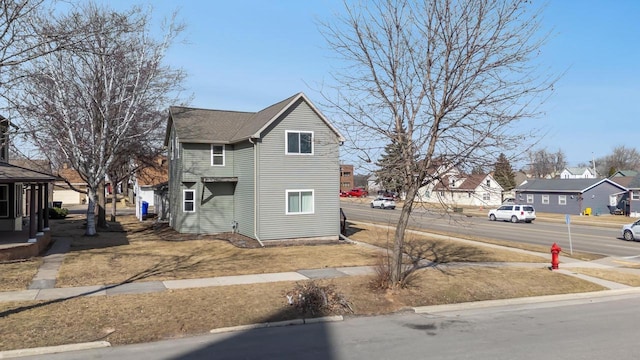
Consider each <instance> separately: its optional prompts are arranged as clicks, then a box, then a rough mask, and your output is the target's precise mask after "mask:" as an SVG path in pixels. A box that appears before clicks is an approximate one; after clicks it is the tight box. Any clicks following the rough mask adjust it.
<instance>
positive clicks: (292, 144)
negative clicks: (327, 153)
mask: <svg viewBox="0 0 640 360" xmlns="http://www.w3.org/2000/svg"><path fill="white" fill-rule="evenodd" d="M286 134H287V139H286V151H287V154H307V155H313V133H312V132H310V131H289V130H287V131H286Z"/></svg>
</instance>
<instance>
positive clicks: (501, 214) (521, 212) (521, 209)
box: [489, 205, 536, 223]
mask: <svg viewBox="0 0 640 360" xmlns="http://www.w3.org/2000/svg"><path fill="white" fill-rule="evenodd" d="M535 219H536V210H535V209H534V208H533V206H531V205H502V206H500V207H499V208H497V209H493V210H489V220H491V221H496V220H503V221H511V222H513V223H517V222H526V223H530V222H532V221H533V220H535Z"/></svg>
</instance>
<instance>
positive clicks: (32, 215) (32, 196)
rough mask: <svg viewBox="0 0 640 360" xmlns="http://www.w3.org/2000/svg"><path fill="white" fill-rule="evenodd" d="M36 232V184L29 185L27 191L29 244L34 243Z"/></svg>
mask: <svg viewBox="0 0 640 360" xmlns="http://www.w3.org/2000/svg"><path fill="white" fill-rule="evenodd" d="M37 232H38V224H37V219H36V184H31V189H30V191H29V242H30V243H34V242H37V241H38V240H37V239H36V233H37Z"/></svg>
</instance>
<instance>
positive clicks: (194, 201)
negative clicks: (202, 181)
mask: <svg viewBox="0 0 640 360" xmlns="http://www.w3.org/2000/svg"><path fill="white" fill-rule="evenodd" d="M188 192H191V193H193V200H187V193H188ZM187 201H189V202H193V210H191V211H187V210H186V207H185V206H184V205H185V204H186V203H187ZM182 212H185V213H194V212H196V190H195V189H184V190H182Z"/></svg>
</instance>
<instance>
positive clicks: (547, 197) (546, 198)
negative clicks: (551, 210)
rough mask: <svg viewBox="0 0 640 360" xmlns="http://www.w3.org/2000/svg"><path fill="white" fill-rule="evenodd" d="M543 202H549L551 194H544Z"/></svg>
mask: <svg viewBox="0 0 640 360" xmlns="http://www.w3.org/2000/svg"><path fill="white" fill-rule="evenodd" d="M542 203H543V204H548V203H549V195H542Z"/></svg>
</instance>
